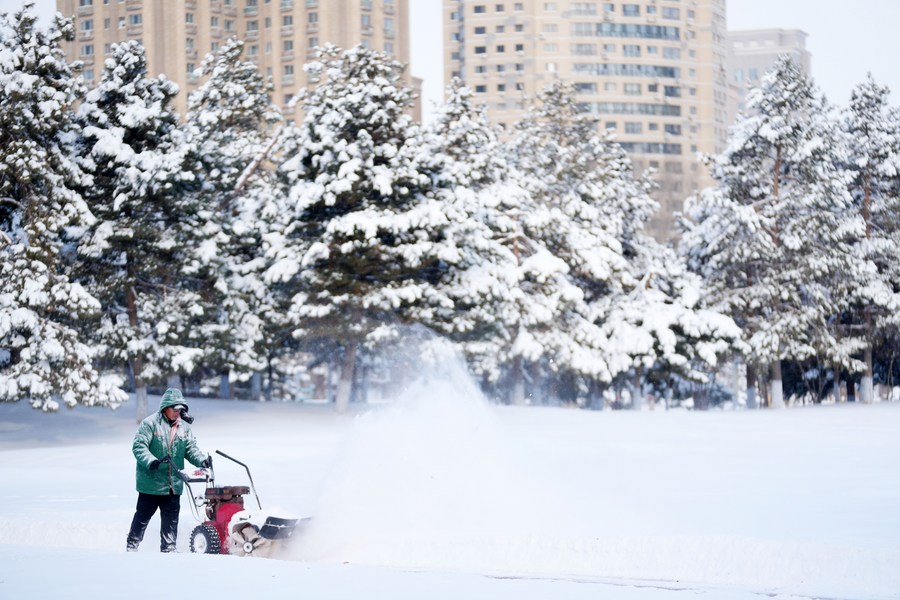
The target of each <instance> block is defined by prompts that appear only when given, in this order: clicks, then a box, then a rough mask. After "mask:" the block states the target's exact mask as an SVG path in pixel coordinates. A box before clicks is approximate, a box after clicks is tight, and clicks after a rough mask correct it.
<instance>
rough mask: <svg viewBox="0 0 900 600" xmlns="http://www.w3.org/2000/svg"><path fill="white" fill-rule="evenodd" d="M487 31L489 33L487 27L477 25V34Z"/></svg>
mask: <svg viewBox="0 0 900 600" xmlns="http://www.w3.org/2000/svg"><path fill="white" fill-rule="evenodd" d="M485 33H487V27H476V28H475V35H484V34H485Z"/></svg>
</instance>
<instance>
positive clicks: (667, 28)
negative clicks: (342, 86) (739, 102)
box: [443, 0, 729, 240]
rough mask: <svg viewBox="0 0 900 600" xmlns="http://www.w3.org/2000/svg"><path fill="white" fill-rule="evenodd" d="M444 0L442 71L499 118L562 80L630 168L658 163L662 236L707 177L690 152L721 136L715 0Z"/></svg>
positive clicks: (508, 120)
mask: <svg viewBox="0 0 900 600" xmlns="http://www.w3.org/2000/svg"><path fill="white" fill-rule="evenodd" d="M443 3H444V4H443V11H444V40H445V46H444V48H445V55H444V65H445V80H446V81H449V80H450V79H451V78H452V77H455V76H458V77H461V78H462V79H463V80H464V81H465V82H466V84H467V85H468V86H469V87H470V88H471V89H472V90H473V91H474V92H475V99H476V100H479V101H482V102H484V103H486V105H487V107H488V113H489V115H490V116H491V118H492V120H493V121H494V122H495V123H498V124H502V125H504V126H509V125H511V124H512V123H513V122H515V121H516V120H517V119H518V118H519V117H520V116H521V115H522V114H523V111H524V109H525V104H526V100H525V97H533V96H534V95H535V94H536V93H537V92H540V90H541V89H543V88H544V87H545V86H546V85H548V84H549V83H550V82H551V81H553V80H555V79H561V80H566V81H570V82H572V83H573V84H574V85H575V88H576V90H577V94H578V101H579V105H580V106H581V108H582V109H583V110H584V111H585V112H586V113H589V114H592V115H594V116H595V117H596V118H597V120H598V126H599V127H603V128H606V129H610V130H613V131H614V132H615V133H616V136H617V138H618V141H619V143H621V144H622V145H623V146H624V148H625V149H626V150H627V151H628V153H629V155H630V156H631V158H632V160H633V162H634V166H635V171H636V172H637V173H641V172H642V171H644V170H645V169H648V168H652V169H654V170H655V171H656V172H657V175H656V180H657V181H658V183H659V185H660V189H659V190H658V191H657V192H656V193H655V194H654V197H655V198H656V200H657V201H658V202H659V203H660V211H659V213H658V215H657V216H656V218H655V219H654V220H653V221H652V222H651V226H650V227H651V233H653V234H654V235H655V236H656V237H657V238H658V239H661V240H668V239H671V238H672V237H673V236H674V234H675V229H674V216H673V215H674V212H676V211H680V210H681V209H682V206H683V202H684V199H685V198H686V197H687V196H689V195H690V194H692V193H693V192H695V191H696V190H698V189H701V188H703V187H706V186H707V185H710V184H711V179H710V178H709V175H708V172H707V170H706V169H705V168H704V167H703V165H702V164H701V163H700V161H699V160H698V153H705V154H713V153H718V152H721V151H722V150H723V149H724V145H725V140H726V135H727V130H728V125H729V123H728V121H727V117H728V114H727V113H728V107H727V103H728V81H727V80H728V77H727V60H728V44H727V31H726V21H725V15H726V11H725V0H633V1H631V2H569V1H560V0H558V1H556V2H545V1H543V0H523V1H521V2H511V1H509V0H491V1H489V2H488V1H486V0H443Z"/></svg>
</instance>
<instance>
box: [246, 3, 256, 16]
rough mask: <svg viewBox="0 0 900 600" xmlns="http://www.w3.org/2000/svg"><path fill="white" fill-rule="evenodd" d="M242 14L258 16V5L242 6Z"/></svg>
mask: <svg viewBox="0 0 900 600" xmlns="http://www.w3.org/2000/svg"><path fill="white" fill-rule="evenodd" d="M244 16H245V17H256V16H259V7H258V6H247V7H245V8H244Z"/></svg>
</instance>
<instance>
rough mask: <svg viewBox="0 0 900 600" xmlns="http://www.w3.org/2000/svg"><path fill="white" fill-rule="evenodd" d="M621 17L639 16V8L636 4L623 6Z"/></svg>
mask: <svg viewBox="0 0 900 600" xmlns="http://www.w3.org/2000/svg"><path fill="white" fill-rule="evenodd" d="M622 15H623V16H626V17H639V16H641V8H640V7H639V6H638V5H637V4H623V5H622Z"/></svg>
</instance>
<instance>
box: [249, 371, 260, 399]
mask: <svg viewBox="0 0 900 600" xmlns="http://www.w3.org/2000/svg"><path fill="white" fill-rule="evenodd" d="M250 399H251V400H255V401H256V402H259V401H261V400H262V373H260V372H259V371H256V372H254V373H253V375H251V376H250Z"/></svg>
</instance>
